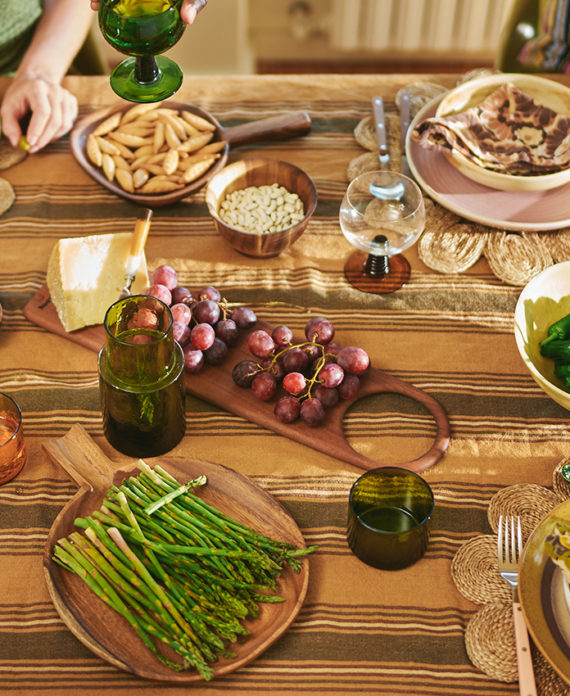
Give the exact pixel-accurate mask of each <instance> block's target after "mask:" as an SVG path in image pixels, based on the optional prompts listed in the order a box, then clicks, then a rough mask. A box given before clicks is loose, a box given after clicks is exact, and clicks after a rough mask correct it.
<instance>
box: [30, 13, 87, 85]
mask: <svg viewBox="0 0 570 696" xmlns="http://www.w3.org/2000/svg"><path fill="white" fill-rule="evenodd" d="M43 8H44V10H43V14H42V16H41V18H40V20H39V22H38V25H37V27H36V31H35V33H34V37H33V39H32V42H31V44H30V46H29V48H28V50H27V51H26V54H25V56H24V58H23V60H22V62H21V64H20V67H19V68H18V70H17V71H16V77H22V78H32V79H38V78H39V79H43V80H46V81H48V82H54V83H57V84H58V83H59V82H61V80H62V78H63V76H64V75H65V74H66V72H67V70H68V68H69V66H70V65H71V63H72V61H73V59H74V58H75V55H76V54H77V52H78V51H79V49H80V48H81V45H82V44H83V41H84V40H85V36H86V35H87V31H88V29H89V27H90V25H91V22H92V20H93V12H92V11H91V9H90V7H89V5H88V3H87V2H86V0H44V1H43Z"/></svg>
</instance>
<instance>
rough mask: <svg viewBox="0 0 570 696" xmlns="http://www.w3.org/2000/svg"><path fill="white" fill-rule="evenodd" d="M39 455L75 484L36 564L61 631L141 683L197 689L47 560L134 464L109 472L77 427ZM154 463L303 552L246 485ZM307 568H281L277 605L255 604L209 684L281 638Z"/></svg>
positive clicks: (283, 522) (282, 514) (272, 506)
mask: <svg viewBox="0 0 570 696" xmlns="http://www.w3.org/2000/svg"><path fill="white" fill-rule="evenodd" d="M45 449H46V451H47V452H48V454H49V456H50V457H51V458H52V459H53V460H54V461H55V462H56V463H58V464H59V465H60V466H62V467H63V468H64V469H65V470H66V471H67V472H68V474H69V475H70V476H71V478H73V479H74V480H75V481H76V483H78V484H79V490H78V492H77V493H76V495H75V496H74V497H73V498H72V499H71V500H70V501H69V502H68V503H67V504H66V506H65V507H64V508H63V510H62V511H61V512H60V513H59V515H58V516H57V518H56V520H55V521H54V523H53V525H52V528H51V530H50V533H49V535H48V539H47V542H46V545H45V550H44V557H43V565H44V572H45V578H46V583H47V587H48V590H49V593H50V596H51V598H52V600H53V602H54V605H55V607H56V609H57V611H58V613H59V615H60V616H61V618H62V619H63V621H64V622H65V624H66V625H67V627H68V628H69V629H70V630H71V632H72V633H73V634H74V635H75V636H76V637H77V638H78V639H79V640H80V641H81V642H82V643H83V644H84V645H86V646H87V647H88V648H89V649H90V650H92V651H93V652H94V653H95V654H96V655H98V656H99V657H101V658H103V659H104V660H106V661H107V662H110V663H111V664H113V665H115V666H116V667H119V668H120V669H123V670H126V671H128V672H132V673H133V674H136V675H138V676H140V677H144V678H146V679H154V680H158V681H162V682H173V683H193V682H201V681H203V679H202V677H201V676H200V675H199V674H198V673H197V672H196V671H194V670H185V671H182V672H177V671H173V670H171V669H169V668H168V667H166V666H165V665H164V664H162V663H161V662H160V661H159V660H158V659H157V658H155V656H154V655H153V654H152V653H151V652H150V650H148V648H147V647H146V646H145V645H144V644H143V643H142V641H141V640H140V639H139V638H138V636H137V635H136V634H135V632H134V630H133V629H132V628H131V626H130V625H129V624H128V623H127V621H126V619H124V618H123V617H122V616H120V615H118V614H116V613H115V612H114V611H113V610H112V609H111V608H110V607H108V606H107V605H106V604H105V603H104V602H103V601H102V600H100V599H98V598H96V597H95V595H94V594H93V593H92V592H91V590H90V589H89V588H88V587H87V586H86V585H85V583H84V582H83V580H81V579H80V578H79V577H78V576H77V575H75V574H73V573H70V572H69V571H67V570H65V569H64V568H62V567H61V566H59V565H58V564H57V563H55V562H54V561H53V559H52V554H53V547H54V544H55V543H56V541H57V540H58V539H60V538H61V537H64V536H67V535H68V534H70V533H71V532H72V531H74V530H76V528H75V527H74V525H73V522H74V520H75V519H76V518H77V517H83V516H85V515H88V514H90V513H92V512H93V511H94V510H95V509H97V508H98V507H99V506H100V504H101V502H102V500H103V498H104V497H105V494H106V492H107V490H108V488H109V486H110V484H111V483H112V482H113V483H116V484H120V483H121V481H123V480H124V479H125V478H126V477H127V476H130V475H136V474H137V472H138V470H137V468H136V462H133V464H132V465H129V466H127V467H124V468H122V469H119V470H115V468H114V466H113V464H112V463H111V461H110V460H109V459H107V457H106V456H105V455H104V453H103V452H102V450H101V449H99V447H98V446H97V445H96V444H95V442H94V441H93V440H92V439H91V437H90V436H89V435H88V434H87V432H86V431H85V430H84V429H83V428H82V426H80V425H75V426H73V427H72V428H71V429H70V431H69V432H68V433H67V434H66V435H65V436H64V437H62V438H60V439H58V440H52V441H50V442H48V443H46V445H45ZM157 461H158V463H160V464H161V466H163V467H164V468H165V469H167V470H168V471H169V472H170V473H171V474H172V475H173V476H175V477H176V478H177V479H178V480H179V481H180V482H181V483H182V482H186V481H189V480H191V479H192V478H195V477H196V476H199V475H201V474H206V476H207V478H208V482H207V484H206V485H205V486H204V487H203V488H201V489H200V491H199V493H198V494H199V495H200V497H202V498H203V499H204V500H206V501H207V502H208V503H210V504H211V505H213V506H215V507H217V508H218V509H220V510H221V511H222V512H224V513H225V514H227V515H230V516H231V517H233V518H234V519H236V520H238V521H239V522H242V523H244V524H247V525H249V526H251V527H252V528H254V529H256V530H257V531H259V532H261V533H263V534H265V535H266V536H269V537H271V538H275V539H280V540H282V541H287V542H291V543H293V544H295V546H297V547H304V546H305V543H304V541H303V536H302V534H301V532H300V530H299V528H298V527H297V525H296V523H295V521H294V520H293V518H292V517H291V516H290V515H289V514H288V513H287V512H286V511H285V509H284V508H283V507H281V505H280V504H279V503H278V502H277V501H276V500H275V499H274V498H272V497H271V496H270V495H269V494H268V493H266V492H265V491H263V490H262V489H261V488H259V487H258V486H256V485H255V484H254V483H253V482H252V481H250V480H249V479H248V478H247V477H245V476H242V475H241V474H238V473H237V472H235V471H233V470H232V469H228V468H226V467H223V466H220V465H217V464H213V463H211V462H205V461H198V460H186V459H180V458H175V457H169V456H164V457H160V458H159V459H158V460H152V461H149V464H150V465H151V466H154V464H155V463H157ZM309 558H310V556H309ZM308 563H309V561H308V559H304V560H303V563H302V569H301V572H300V573H294V572H293V571H291V570H290V569H289V568H288V567H287V568H285V569H284V570H283V572H282V573H281V576H280V578H279V581H278V586H277V592H278V594H279V595H280V596H281V597H283V599H284V601H283V602H280V603H262V604H261V605H260V612H259V616H258V617H257V618H256V619H251V620H247V621H245V622H244V625H245V626H246V627H247V628H248V629H249V631H250V633H249V635H248V636H247V637H246V638H245V640H243V642H239V643H235V644H233V645H232V646H231V649H232V651H233V652H234V653H236V657H235V658H233V659H227V658H220V659H219V660H218V661H217V662H216V663H215V664H213V665H212V667H213V669H214V677H216V676H221V675H223V674H229V673H230V672H233V671H235V670H237V669H239V668H240V667H243V666H244V665H246V664H248V663H249V662H251V661H252V660H254V659H255V658H256V657H258V656H259V655H260V654H261V653H262V652H263V651H264V650H266V649H267V648H268V647H269V646H270V645H271V644H272V643H274V642H275V641H276V640H277V639H278V638H279V637H280V636H281V635H282V634H283V633H284V632H285V631H286V630H287V628H288V627H289V626H290V625H291V623H292V622H293V620H294V619H295V617H296V616H297V614H298V612H299V610H300V608H301V606H302V604H303V601H304V599H305V595H306V593H307V587H308V582H309V567H308Z"/></svg>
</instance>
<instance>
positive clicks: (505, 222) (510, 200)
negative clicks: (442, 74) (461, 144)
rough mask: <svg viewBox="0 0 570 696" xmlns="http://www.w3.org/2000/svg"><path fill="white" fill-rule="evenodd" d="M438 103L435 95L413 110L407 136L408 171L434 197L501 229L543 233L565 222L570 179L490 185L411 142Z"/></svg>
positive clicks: (569, 219)
mask: <svg viewBox="0 0 570 696" xmlns="http://www.w3.org/2000/svg"><path fill="white" fill-rule="evenodd" d="M440 101H441V97H437V98H436V99H435V100H433V101H432V102H430V103H429V104H426V106H424V107H423V109H421V110H420V111H419V112H418V113H417V114H416V116H415V118H414V120H413V121H412V124H411V128H410V130H409V131H408V136H407V138H406V153H407V157H408V162H409V165H410V169H411V170H412V173H413V175H414V177H415V178H416V180H417V182H418V183H419V185H420V186H421V187H422V189H423V190H424V191H425V192H426V193H427V194H428V195H429V196H430V197H431V198H433V200H434V201H436V202H437V203H439V204H440V205H442V206H443V207H444V208H447V209H448V210H451V212H453V213H456V215H459V216H461V217H464V218H466V219H467V220H471V221H473V222H477V223H479V224H481V225H487V226H489V227H496V228H499V229H503V230H511V231H544V230H556V229H561V228H563V227H567V226H569V225H570V183H567V184H565V185H563V186H559V187H557V188H554V189H550V190H547V191H503V190H500V189H494V188H491V187H490V186H485V185H484V184H481V183H479V182H477V181H473V179H470V178H469V177H467V176H465V175H464V174H462V173H461V172H460V171H459V169H457V167H455V166H454V165H453V164H451V162H449V160H448V159H447V158H446V156H445V155H444V154H443V153H442V152H436V151H434V150H428V149H426V148H424V147H421V146H420V145H419V144H418V143H417V142H414V141H413V140H412V139H411V137H410V134H411V131H412V130H413V129H414V128H415V126H416V124H417V123H419V122H420V121H421V120H423V119H424V118H429V117H431V116H434V115H435V112H436V110H437V107H438V105H439V103H440Z"/></svg>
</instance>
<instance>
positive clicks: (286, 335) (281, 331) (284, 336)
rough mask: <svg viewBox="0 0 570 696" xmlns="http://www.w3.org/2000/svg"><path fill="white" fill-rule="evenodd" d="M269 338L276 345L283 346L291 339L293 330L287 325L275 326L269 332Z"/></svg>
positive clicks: (288, 344) (289, 342) (290, 341)
mask: <svg viewBox="0 0 570 696" xmlns="http://www.w3.org/2000/svg"><path fill="white" fill-rule="evenodd" d="M271 338H272V339H273V340H274V341H275V343H276V344H277V345H278V346H281V347H282V348H285V346H290V345H291V343H292V341H293V332H292V331H291V329H290V328H289V327H288V326H276V327H275V328H274V329H273V332H272V333H271Z"/></svg>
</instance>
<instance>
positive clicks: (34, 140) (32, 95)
mask: <svg viewBox="0 0 570 696" xmlns="http://www.w3.org/2000/svg"><path fill="white" fill-rule="evenodd" d="M35 82H36V83H37V84H34V86H33V89H30V92H29V100H30V110H31V112H32V116H31V118H30V124H29V126H28V130H27V131H26V133H25V135H26V138H27V140H28V143H29V144H30V152H36V151H37V150H38V149H39V147H41V145H40V143H43V144H44V145H45V144H46V142H45V139H44V138H43V137H42V136H43V134H44V131H45V129H46V126H47V124H48V122H49V120H50V118H51V117H52V114H53V107H52V104H51V102H50V99H49V97H48V90H47V85H46V84H45V83H43V82H41V81H39V80H37V81H35Z"/></svg>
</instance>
